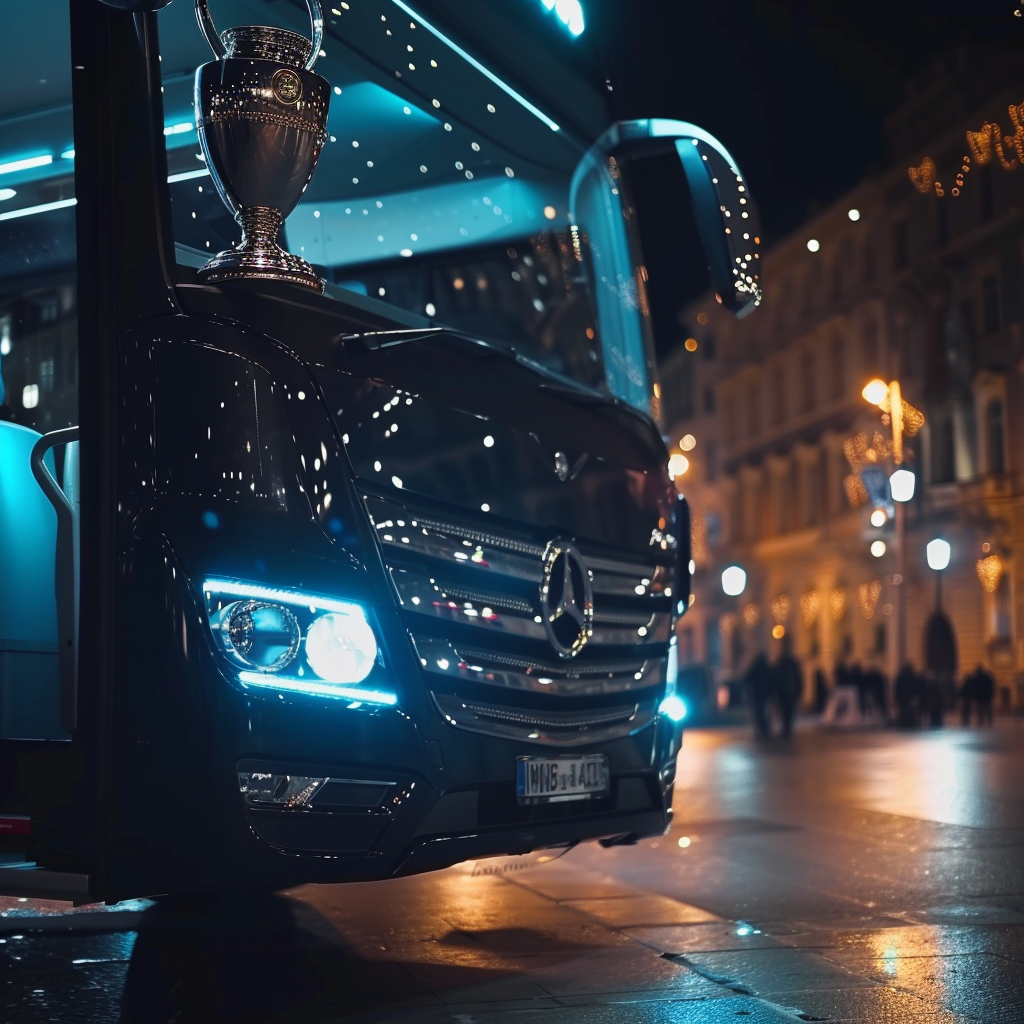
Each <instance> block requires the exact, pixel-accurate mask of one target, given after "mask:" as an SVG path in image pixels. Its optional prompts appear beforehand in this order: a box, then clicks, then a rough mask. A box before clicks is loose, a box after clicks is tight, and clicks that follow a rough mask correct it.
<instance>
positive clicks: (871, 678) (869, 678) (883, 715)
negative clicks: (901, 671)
mask: <svg viewBox="0 0 1024 1024" xmlns="http://www.w3.org/2000/svg"><path fill="white" fill-rule="evenodd" d="M864 694H865V697H866V698H867V702H868V705H869V707H870V708H871V709H872V714H873V713H874V712H876V711H877V712H878V717H879V719H880V721H881V722H883V723H885V721H886V720H887V719H888V717H889V708H888V701H887V699H886V694H885V676H884V675H883V674H882V670H881V669H880V668H878V667H877V666H873V667H872V668H869V669H868V670H867V671H866V672H865V673H864Z"/></svg>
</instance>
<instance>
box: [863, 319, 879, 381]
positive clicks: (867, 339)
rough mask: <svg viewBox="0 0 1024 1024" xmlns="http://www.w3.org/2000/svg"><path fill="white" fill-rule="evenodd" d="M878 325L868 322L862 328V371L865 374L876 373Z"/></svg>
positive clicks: (877, 363) (877, 364) (877, 368)
mask: <svg viewBox="0 0 1024 1024" xmlns="http://www.w3.org/2000/svg"><path fill="white" fill-rule="evenodd" d="M880 368H881V367H880V366H879V353H878V327H877V325H876V324H874V323H869V324H868V325H867V326H866V327H865V328H864V371H865V373H866V374H877V373H878V371H879V369H880Z"/></svg>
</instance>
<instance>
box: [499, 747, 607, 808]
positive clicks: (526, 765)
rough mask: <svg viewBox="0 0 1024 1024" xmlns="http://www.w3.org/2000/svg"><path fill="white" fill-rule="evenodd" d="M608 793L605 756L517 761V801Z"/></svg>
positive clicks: (547, 799) (588, 755) (523, 759)
mask: <svg viewBox="0 0 1024 1024" xmlns="http://www.w3.org/2000/svg"><path fill="white" fill-rule="evenodd" d="M607 792H608V758H607V757H605V755H604V754H578V755H576V756H571V757H570V756H565V757H520V758H517V760H516V795H517V796H518V798H519V800H520V802H523V803H555V802H557V801H561V800H587V799H588V798H590V797H592V796H602V795H603V794H605V793H607Z"/></svg>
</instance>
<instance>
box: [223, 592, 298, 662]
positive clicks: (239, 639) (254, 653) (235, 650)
mask: <svg viewBox="0 0 1024 1024" xmlns="http://www.w3.org/2000/svg"><path fill="white" fill-rule="evenodd" d="M220 638H221V642H222V643H223V644H224V647H225V648H226V649H227V651H228V653H229V654H231V655H232V656H233V657H234V658H235V659H236V660H237V661H240V662H241V663H242V664H243V665H245V666H246V667H247V668H254V669H256V670H257V671H259V672H279V671H280V670H281V669H283V668H285V667H286V666H287V665H289V664H290V663H291V662H292V661H293V660H294V658H295V655H296V653H297V652H298V650H299V641H300V640H301V638H302V633H301V631H300V629H299V623H298V620H297V619H296V618H295V616H294V615H293V614H292V613H291V612H290V611H289V610H288V609H287V608H285V607H284V606H283V605H279V604H270V603H268V602H265V601H236V602H235V603H234V604H232V605H229V606H228V607H227V608H225V609H224V615H223V618H222V619H221V624H220Z"/></svg>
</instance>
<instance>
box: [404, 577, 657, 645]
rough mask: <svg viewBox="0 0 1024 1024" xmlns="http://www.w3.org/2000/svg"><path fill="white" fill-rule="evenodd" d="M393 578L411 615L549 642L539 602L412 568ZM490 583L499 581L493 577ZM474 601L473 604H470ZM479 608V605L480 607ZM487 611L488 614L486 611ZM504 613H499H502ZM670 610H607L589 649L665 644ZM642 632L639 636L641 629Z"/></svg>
mask: <svg viewBox="0 0 1024 1024" xmlns="http://www.w3.org/2000/svg"><path fill="white" fill-rule="evenodd" d="M391 579H392V581H393V582H394V585H395V589H396V590H397V591H398V597H399V600H400V601H401V602H402V607H403V609H404V610H405V611H406V612H407V613H408V614H410V615H416V616H420V615H422V616H429V617H432V618H435V619H443V620H444V621H446V622H461V623H462V624H463V625H465V626H468V627H470V628H472V629H474V630H479V631H480V632H490V633H492V634H494V635H495V636H497V635H499V634H509V633H514V634H516V635H517V636H525V637H529V638H530V639H533V640H542V641H544V642H545V643H546V642H547V632H546V630H545V629H544V623H543V621H542V620H541V618H540V608H539V605H531V604H530V603H529V602H528V601H525V600H522V599H519V598H515V597H510V596H508V595H505V594H501V593H498V592H495V591H485V590H476V589H475V588H474V589H472V590H471V589H469V588H466V587H453V588H452V589H450V590H449V589H448V588H447V585H446V584H444V583H441V582H439V581H438V579H437V578H434V582H433V583H432V582H431V577H429V576H426V575H424V574H423V573H421V572H417V571H414V570H412V569H401V568H392V569H391ZM488 582H495V581H493V580H490V581H488ZM466 605H470V606H471V607H466ZM478 606H479V607H478ZM485 609H487V610H488V611H489V612H490V614H489V615H486V616H485V615H484V614H483V611H484V610H485ZM499 613H500V614H499ZM671 619H672V613H671V611H669V610H668V609H665V610H664V611H654V610H651V611H647V610H644V611H643V612H636V613H632V614H630V613H625V612H623V613H621V614H620V613H616V612H608V613H605V614H596V615H595V617H594V623H595V629H594V636H593V637H592V638H591V639H590V641H589V642H588V644H587V646H588V647H591V646H593V647H605V646H611V645H614V646H622V645H634V644H637V645H638V644H654V643H665V642H666V641H667V640H668V636H669V632H670V630H671ZM641 629H642V630H644V633H643V634H641V633H640V630H641Z"/></svg>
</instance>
